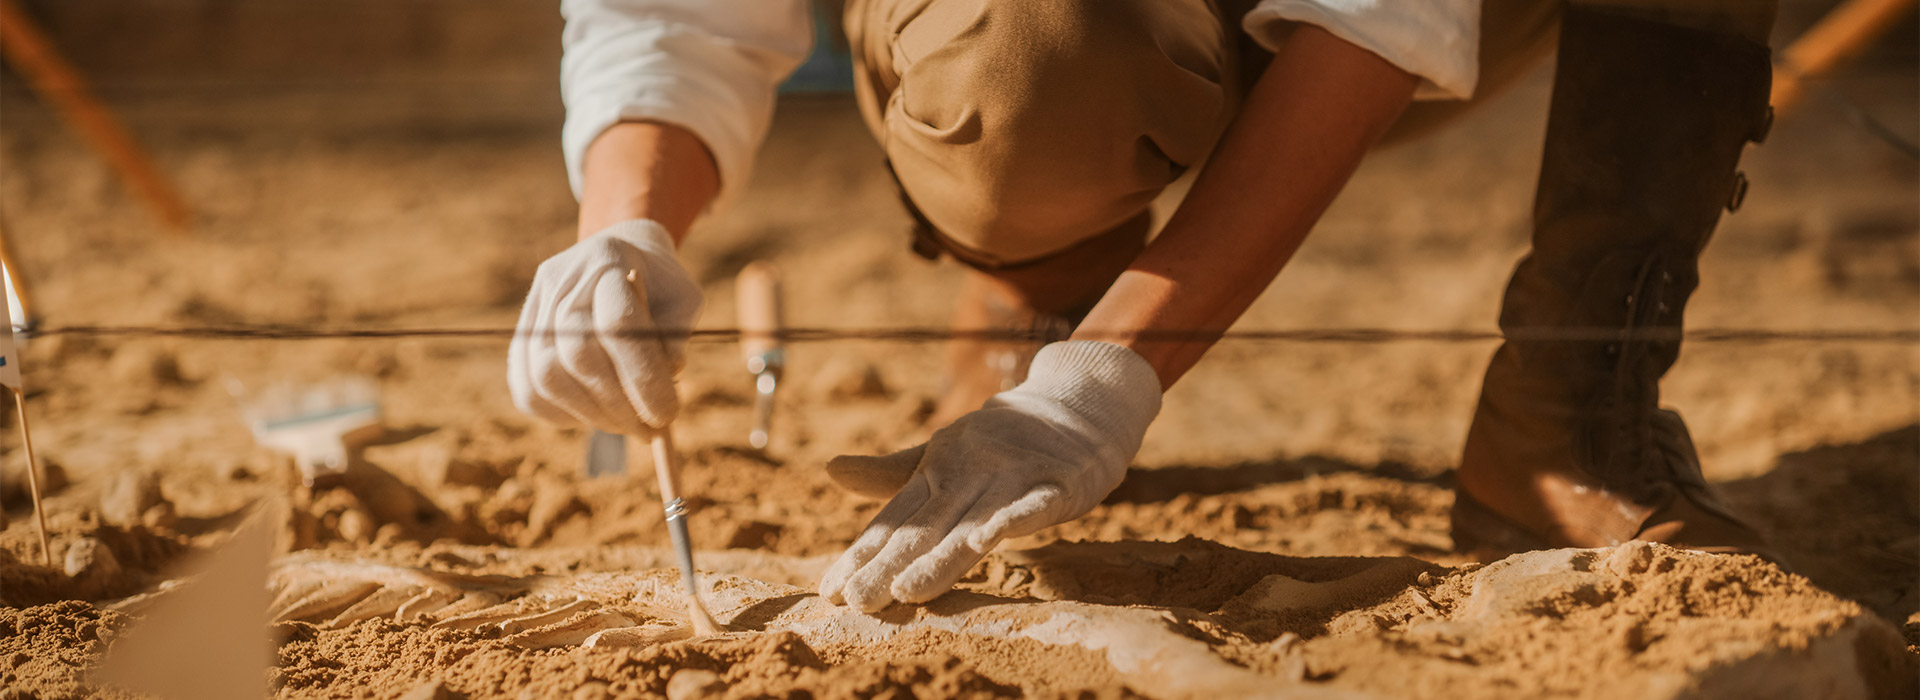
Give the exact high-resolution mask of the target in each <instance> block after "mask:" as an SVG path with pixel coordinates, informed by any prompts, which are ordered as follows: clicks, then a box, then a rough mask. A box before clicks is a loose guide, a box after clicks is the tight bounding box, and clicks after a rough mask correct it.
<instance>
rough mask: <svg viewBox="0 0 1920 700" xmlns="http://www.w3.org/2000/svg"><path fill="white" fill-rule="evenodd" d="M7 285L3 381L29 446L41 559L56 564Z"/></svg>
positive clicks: (1, 339) (0, 339)
mask: <svg viewBox="0 0 1920 700" xmlns="http://www.w3.org/2000/svg"><path fill="white" fill-rule="evenodd" d="M6 287H7V304H6V307H7V308H5V309H0V314H3V315H0V320H4V321H6V326H7V327H6V332H5V333H0V384H3V385H6V387H7V390H8V391H11V392H13V408H14V414H15V415H16V416H18V417H19V418H20V443H21V444H22V445H25V446H26V449H27V486H28V488H29V489H30V490H31V491H32V492H33V519H34V521H35V522H36V523H37V524H38V526H39V528H40V561H41V563H43V564H45V565H47V566H48V567H52V566H53V546H52V545H51V544H50V543H49V542H48V540H47V509H46V508H45V507H44V506H42V505H41V500H40V462H39V461H38V460H36V459H34V458H33V431H31V430H28V429H27V392H26V389H25V387H24V386H23V385H22V384H21V382H20V347H19V346H18V345H16V344H15V343H14V342H13V313H12V307H13V306H14V305H16V304H18V303H19V301H18V300H16V298H15V297H14V295H13V285H11V284H8V285H6Z"/></svg>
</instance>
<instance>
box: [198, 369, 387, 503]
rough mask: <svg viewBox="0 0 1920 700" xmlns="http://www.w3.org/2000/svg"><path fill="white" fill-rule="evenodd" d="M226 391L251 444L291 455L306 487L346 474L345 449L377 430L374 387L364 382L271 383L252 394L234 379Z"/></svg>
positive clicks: (345, 379) (377, 403) (349, 379)
mask: <svg viewBox="0 0 1920 700" xmlns="http://www.w3.org/2000/svg"><path fill="white" fill-rule="evenodd" d="M227 390H228V392H230V393H232V394H233V397H234V398H235V399H237V400H238V401H239V402H240V413H241V415H242V416H244V417H245V418H246V420H247V427H248V428H251V429H252V430H253V439H254V441H256V442H258V443H260V444H261V445H262V446H265V447H269V448H272V449H274V450H277V451H280V452H283V453H286V454H289V455H292V456H293V460H294V466H295V467H297V468H298V469H299V470H300V481H301V483H303V484H305V485H307V486H310V487H311V486H316V485H321V484H324V483H325V482H329V481H332V480H335V479H338V478H339V477H341V476H342V475H344V474H346V471H347V452H348V450H349V449H350V448H351V447H352V446H353V445H355V444H356V443H359V442H361V441H363V440H364V439H365V438H367V437H370V436H371V435H372V434H373V433H375V432H377V431H378V430H379V428H380V387H379V384H377V383H375V382H374V380H372V379H369V378H366V377H353V376H349V377H338V378H334V379H329V380H326V381H323V382H319V383H314V384H290V383H281V384H272V385H268V386H267V387H265V388H263V389H261V390H260V391H257V392H252V393H249V392H248V391H247V390H246V387H245V386H244V385H242V384H241V383H240V382H239V381H237V380H235V381H232V382H229V383H228V386H227Z"/></svg>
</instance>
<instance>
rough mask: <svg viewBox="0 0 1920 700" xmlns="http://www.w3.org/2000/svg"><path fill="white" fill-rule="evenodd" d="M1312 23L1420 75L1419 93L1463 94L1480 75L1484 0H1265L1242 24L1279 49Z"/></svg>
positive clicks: (1424, 95) (1458, 97)
mask: <svg viewBox="0 0 1920 700" xmlns="http://www.w3.org/2000/svg"><path fill="white" fill-rule="evenodd" d="M1292 22H1305V23H1308V24H1312V25H1315V26H1318V27H1321V28H1323V29H1326V30H1327V31H1328V32H1331V33H1333V35H1334V36H1337V37H1340V38H1341V39H1345V40H1347V41H1349V42H1352V43H1353V44H1354V45H1356V46H1359V47H1360V48H1363V49H1366V50H1368V51H1371V52H1373V53H1374V54H1376V55H1378V56H1380V57H1381V58H1384V59H1386V60H1387V61H1388V62H1390V63H1392V64H1394V65H1395V66H1399V67H1400V69H1401V70H1404V71H1406V72H1408V73H1412V74H1414V75H1417V76H1420V78H1421V81H1420V87H1419V89H1418V90H1417V91H1415V93H1414V97H1415V98H1416V99H1424V100H1447V99H1453V100H1464V99H1467V98H1469V97H1472V96H1473V88H1474V84H1475V83H1476V82H1478V81H1479V77H1480V66H1479V59H1480V0H1263V1H1262V2H1261V3H1260V4H1259V5H1258V6H1256V7H1255V8H1254V9H1253V11H1252V12H1248V13H1247V16H1246V19H1245V20H1243V21H1242V22H1241V26H1242V28H1244V29H1246V31H1247V33H1248V34H1251V35H1252V36H1253V38H1254V40H1255V41H1258V42H1260V44H1261V45H1263V46H1265V47H1267V48H1268V49H1270V50H1271V49H1277V47H1278V45H1279V44H1280V42H1281V41H1282V40H1283V38H1284V37H1285V35H1286V32H1287V29H1288V27H1289V23H1292Z"/></svg>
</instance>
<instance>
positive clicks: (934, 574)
mask: <svg viewBox="0 0 1920 700" xmlns="http://www.w3.org/2000/svg"><path fill="white" fill-rule="evenodd" d="M1000 510H1003V508H1002V506H1001V505H999V504H998V503H996V502H995V499H992V498H982V499H980V500H979V501H978V502H975V503H974V504H973V507H972V508H971V509H969V510H968V511H967V514H966V516H965V517H963V518H961V519H960V524H959V525H957V526H955V527H954V528H953V531H952V532H949V533H947V536H946V537H945V538H944V539H942V540H940V544H938V545H935V546H934V547H933V548H932V549H930V550H927V553H926V554H924V555H921V557H920V558H919V559H916V560H914V561H913V563H912V564H911V565H909V566H908V567H907V568H906V570H904V571H901V572H900V575H899V576H898V577H897V578H895V579H894V581H893V586H892V589H891V593H892V594H893V597H894V599H895V600H898V601H900V602H902V603H924V602H927V601H929V600H933V599H934V598H938V597H940V594H942V593H946V592H947V591H949V590H952V589H953V584H955V583H958V582H959V581H960V577H962V576H965V575H967V570H968V569H971V568H973V565H974V564H976V563H978V562H979V561H980V558H981V557H984V556H986V555H987V552H990V551H993V547H994V545H997V544H999V543H1000V540H998V539H993V540H990V541H987V542H985V543H984V544H985V546H979V544H977V543H976V542H975V540H976V539H977V538H976V537H975V536H974V535H975V534H976V533H977V532H979V530H980V527H981V525H982V524H983V523H986V522H988V521H990V520H991V519H992V518H993V517H994V515H995V513H996V512H998V511H1000Z"/></svg>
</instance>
